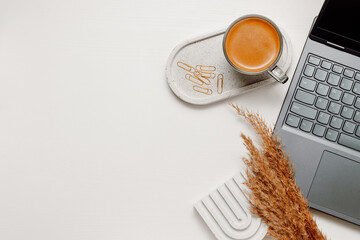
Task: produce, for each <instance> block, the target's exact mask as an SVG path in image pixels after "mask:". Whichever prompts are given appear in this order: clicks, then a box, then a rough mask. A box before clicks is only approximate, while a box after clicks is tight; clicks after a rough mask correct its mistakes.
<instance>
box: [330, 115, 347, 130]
mask: <svg viewBox="0 0 360 240" xmlns="http://www.w3.org/2000/svg"><path fill="white" fill-rule="evenodd" d="M343 121H344V120H342V119H341V118H338V117H335V116H334V117H332V118H331V121H330V126H331V127H333V128H337V129H340V128H341V125H342V123H343Z"/></svg>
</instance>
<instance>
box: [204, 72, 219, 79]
mask: <svg viewBox="0 0 360 240" xmlns="http://www.w3.org/2000/svg"><path fill="white" fill-rule="evenodd" d="M200 74H201V75H202V76H203V77H206V78H210V79H214V78H215V76H216V75H215V73H209V72H201V73H200Z"/></svg>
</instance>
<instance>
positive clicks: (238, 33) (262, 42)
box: [223, 15, 288, 83]
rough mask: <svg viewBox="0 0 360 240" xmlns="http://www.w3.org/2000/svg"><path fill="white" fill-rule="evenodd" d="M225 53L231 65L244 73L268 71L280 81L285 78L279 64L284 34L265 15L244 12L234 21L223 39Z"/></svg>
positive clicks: (251, 73)
mask: <svg viewBox="0 0 360 240" xmlns="http://www.w3.org/2000/svg"><path fill="white" fill-rule="evenodd" d="M223 50H224V55H225V57H226V59H227V60H228V62H229V63H230V64H231V65H232V66H233V68H234V69H235V70H236V71H238V72H240V73H243V74H246V75H260V74H263V73H267V74H268V75H270V76H271V77H273V78H275V79H276V80H277V81H279V82H281V83H285V82H286V81H287V79H288V77H287V76H286V74H285V73H284V71H282V70H281V69H280V68H279V67H278V66H277V62H278V61H279V59H280V57H281V54H282V50H283V37H282V34H281V32H280V30H279V28H278V27H277V26H276V25H275V24H274V23H273V22H272V21H271V20H269V19H268V18H266V17H264V16H260V15H247V16H244V17H241V18H239V19H237V20H236V21H234V22H233V23H232V24H231V25H230V27H229V28H228V29H227V30H226V32H225V35H224V40H223Z"/></svg>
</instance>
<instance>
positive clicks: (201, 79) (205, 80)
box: [194, 71, 211, 85]
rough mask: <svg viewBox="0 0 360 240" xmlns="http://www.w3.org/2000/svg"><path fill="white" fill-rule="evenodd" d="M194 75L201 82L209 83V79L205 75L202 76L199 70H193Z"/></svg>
mask: <svg viewBox="0 0 360 240" xmlns="http://www.w3.org/2000/svg"><path fill="white" fill-rule="evenodd" d="M194 76H195V77H196V78H197V79H199V80H200V81H202V82H203V83H205V84H206V85H210V83H211V82H210V80H209V79H208V78H207V77H204V76H203V75H201V73H200V72H198V71H195V72H194Z"/></svg>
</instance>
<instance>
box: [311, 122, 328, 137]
mask: <svg viewBox="0 0 360 240" xmlns="http://www.w3.org/2000/svg"><path fill="white" fill-rule="evenodd" d="M325 130H326V128H325V127H324V126H322V125H320V124H315V127H314V129H313V134H314V135H316V136H318V137H322V136H324V133H325Z"/></svg>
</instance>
